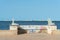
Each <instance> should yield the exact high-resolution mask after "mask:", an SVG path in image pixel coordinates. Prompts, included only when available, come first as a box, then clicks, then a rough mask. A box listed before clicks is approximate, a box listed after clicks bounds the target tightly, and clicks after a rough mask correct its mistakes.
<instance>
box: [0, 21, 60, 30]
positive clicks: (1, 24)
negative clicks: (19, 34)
mask: <svg viewBox="0 0 60 40" xmlns="http://www.w3.org/2000/svg"><path fill="white" fill-rule="evenodd" d="M11 23H12V21H0V30H8V29H9V26H10V25H11ZM15 23H18V24H19V25H47V24H48V22H47V21H15ZM53 23H55V24H56V25H57V28H58V29H60V21H53Z"/></svg>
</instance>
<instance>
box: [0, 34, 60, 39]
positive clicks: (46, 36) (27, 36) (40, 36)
mask: <svg viewBox="0 0 60 40" xmlns="http://www.w3.org/2000/svg"><path fill="white" fill-rule="evenodd" d="M0 40H60V35H59V34H56V35H49V34H45V33H31V34H20V35H10V36H9V35H3V36H2V35H0Z"/></svg>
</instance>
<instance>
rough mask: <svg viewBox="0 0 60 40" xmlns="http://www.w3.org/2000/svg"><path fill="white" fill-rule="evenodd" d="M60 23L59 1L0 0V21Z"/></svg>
mask: <svg viewBox="0 0 60 40" xmlns="http://www.w3.org/2000/svg"><path fill="white" fill-rule="evenodd" d="M12 18H14V19H15V20H43V21H44V20H47V19H48V18H50V19H51V20H55V21H60V0H0V20H11V19H12Z"/></svg>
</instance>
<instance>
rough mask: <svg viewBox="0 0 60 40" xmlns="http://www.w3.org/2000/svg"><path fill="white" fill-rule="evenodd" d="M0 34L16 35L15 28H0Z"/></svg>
mask: <svg viewBox="0 0 60 40" xmlns="http://www.w3.org/2000/svg"><path fill="white" fill-rule="evenodd" d="M0 35H17V30H0Z"/></svg>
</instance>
